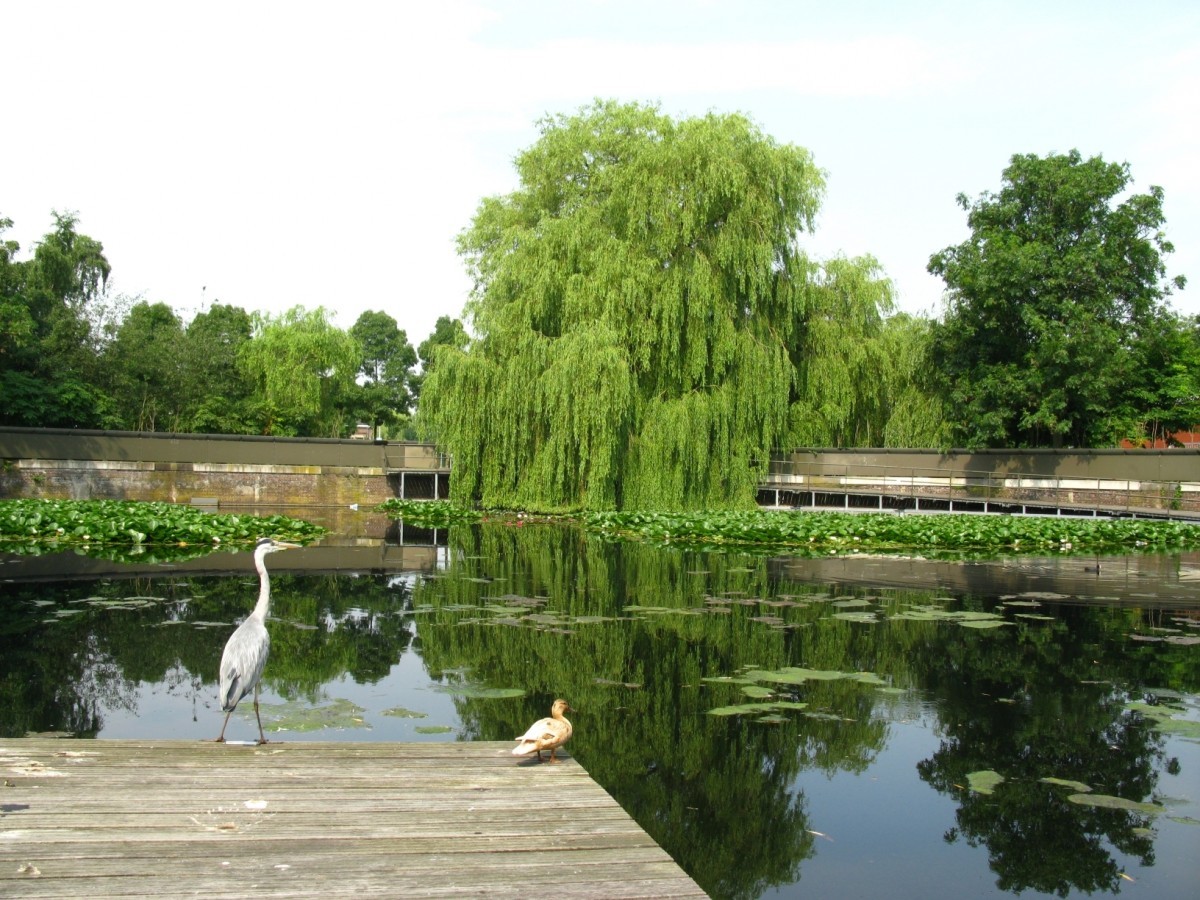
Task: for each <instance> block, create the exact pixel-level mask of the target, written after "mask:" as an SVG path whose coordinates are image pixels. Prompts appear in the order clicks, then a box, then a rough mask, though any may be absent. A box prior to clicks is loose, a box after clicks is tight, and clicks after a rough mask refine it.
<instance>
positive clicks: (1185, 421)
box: [1128, 313, 1200, 444]
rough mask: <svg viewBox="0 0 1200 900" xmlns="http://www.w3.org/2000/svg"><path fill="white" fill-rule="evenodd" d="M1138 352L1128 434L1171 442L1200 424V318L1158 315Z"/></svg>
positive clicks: (1133, 378)
mask: <svg viewBox="0 0 1200 900" xmlns="http://www.w3.org/2000/svg"><path fill="white" fill-rule="evenodd" d="M1137 349H1138V353H1137V355H1136V357H1135V360H1136V365H1135V366H1134V367H1133V373H1132V377H1131V384H1130V390H1129V398H1130V401H1129V402H1130V405H1131V407H1132V408H1131V410H1130V412H1129V419H1130V422H1131V426H1130V428H1129V429H1128V430H1129V431H1130V432H1131V433H1132V434H1134V435H1135V436H1136V437H1139V438H1144V439H1145V440H1147V441H1149V442H1151V443H1153V442H1155V441H1158V440H1161V441H1163V442H1164V443H1167V444H1170V443H1172V441H1173V440H1174V439H1173V438H1172V437H1171V435H1173V434H1175V433H1176V432H1179V431H1194V430H1196V427H1197V425H1200V316H1195V317H1192V318H1190V319H1189V318H1185V317H1183V316H1178V315H1176V314H1174V313H1166V314H1163V315H1160V316H1157V317H1156V318H1155V319H1154V320H1153V321H1152V322H1151V324H1150V327H1148V328H1147V329H1146V331H1145V333H1144V335H1143V340H1142V341H1141V342H1140V343H1139V345H1138V348H1137Z"/></svg>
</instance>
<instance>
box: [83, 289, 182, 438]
mask: <svg viewBox="0 0 1200 900" xmlns="http://www.w3.org/2000/svg"><path fill="white" fill-rule="evenodd" d="M104 356H105V362H106V368H107V370H108V375H109V386H110V393H111V395H112V397H113V402H114V406H115V409H116V412H117V414H118V415H119V416H120V421H121V425H122V427H124V428H130V429H133V430H135V431H161V430H165V431H184V430H187V426H186V424H185V419H186V408H187V400H188V398H187V396H186V393H185V390H184V385H185V381H186V372H185V370H184V365H185V361H186V355H185V353H184V331H183V323H182V322H181V321H180V320H179V316H177V315H176V314H175V312H174V310H172V309H171V307H169V306H167V304H165V303H155V304H149V303H146V302H141V303H137V304H135V305H134V306H133V308H132V309H130V311H129V315H128V316H126V318H125V321H124V322H122V323H121V325H120V327H119V328H118V329H117V333H116V336H115V337H114V338H113V340H112V342H111V343H110V344H109V345H108V347H107V348H105V354H104Z"/></svg>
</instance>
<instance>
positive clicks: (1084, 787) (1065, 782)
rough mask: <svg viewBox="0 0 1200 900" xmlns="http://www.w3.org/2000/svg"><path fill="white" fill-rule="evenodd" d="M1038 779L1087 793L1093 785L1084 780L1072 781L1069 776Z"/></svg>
mask: <svg viewBox="0 0 1200 900" xmlns="http://www.w3.org/2000/svg"><path fill="white" fill-rule="evenodd" d="M1038 781H1040V782H1042V783H1043V784H1057V785H1059V786H1061V787H1066V788H1070V789H1071V790H1073V791H1075V792H1076V793H1077V794H1087V793H1090V792H1091V790H1092V787H1091V785H1088V784H1084V783H1083V782H1082V781H1071V780H1070V779H1069V778H1039V779H1038Z"/></svg>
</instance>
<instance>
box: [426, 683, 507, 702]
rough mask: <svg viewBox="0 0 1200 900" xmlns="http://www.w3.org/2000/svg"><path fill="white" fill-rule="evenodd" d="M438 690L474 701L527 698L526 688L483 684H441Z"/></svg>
mask: <svg viewBox="0 0 1200 900" xmlns="http://www.w3.org/2000/svg"><path fill="white" fill-rule="evenodd" d="M436 689H437V690H439V691H441V692H442V693H443V694H454V695H456V696H459V697H469V698H470V699H472V700H507V699H511V698H516V697H524V696H525V689H524V688H518V687H507V688H503V687H500V688H498V687H486V686H484V685H482V684H439V685H438V686H437V688H436Z"/></svg>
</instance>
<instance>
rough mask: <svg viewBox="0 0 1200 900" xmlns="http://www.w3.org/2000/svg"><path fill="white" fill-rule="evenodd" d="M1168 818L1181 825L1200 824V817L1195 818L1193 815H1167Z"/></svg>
mask: <svg viewBox="0 0 1200 900" xmlns="http://www.w3.org/2000/svg"><path fill="white" fill-rule="evenodd" d="M1167 818H1168V819H1169V820H1170V821H1172V822H1178V823H1179V824H1180V825H1200V819H1193V818H1192V817H1191V816H1167Z"/></svg>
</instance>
